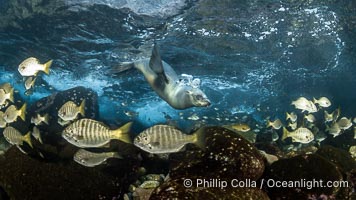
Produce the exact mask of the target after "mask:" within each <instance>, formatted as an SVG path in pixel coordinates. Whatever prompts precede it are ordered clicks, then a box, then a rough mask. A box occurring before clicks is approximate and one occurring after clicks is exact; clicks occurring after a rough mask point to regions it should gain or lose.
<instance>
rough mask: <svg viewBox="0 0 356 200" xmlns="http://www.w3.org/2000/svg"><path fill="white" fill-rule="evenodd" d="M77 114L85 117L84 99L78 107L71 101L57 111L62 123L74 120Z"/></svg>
mask: <svg viewBox="0 0 356 200" xmlns="http://www.w3.org/2000/svg"><path fill="white" fill-rule="evenodd" d="M78 114H80V115H82V116H85V99H83V101H82V103H81V104H80V105H79V106H77V104H75V103H74V102H73V101H68V102H66V103H65V104H63V106H62V107H61V108H60V109H59V110H58V117H60V118H61V119H62V120H64V121H71V120H74V119H76V118H77V116H78Z"/></svg>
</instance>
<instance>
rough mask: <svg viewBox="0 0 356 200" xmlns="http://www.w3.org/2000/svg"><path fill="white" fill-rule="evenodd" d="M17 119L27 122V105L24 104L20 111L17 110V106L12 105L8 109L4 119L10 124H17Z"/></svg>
mask: <svg viewBox="0 0 356 200" xmlns="http://www.w3.org/2000/svg"><path fill="white" fill-rule="evenodd" d="M17 117H20V118H21V119H22V120H23V121H25V117H26V103H24V104H23V105H22V107H21V108H20V109H19V110H17V108H16V106H15V105H11V106H9V107H8V108H7V109H6V111H5V114H4V119H5V121H6V122H7V123H8V124H9V123H12V122H15V121H16V120H17Z"/></svg>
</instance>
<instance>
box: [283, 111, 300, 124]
mask: <svg viewBox="0 0 356 200" xmlns="http://www.w3.org/2000/svg"><path fill="white" fill-rule="evenodd" d="M297 118H298V116H297V115H296V114H295V113H294V112H291V113H288V112H286V120H288V119H289V120H290V121H291V122H292V123H294V122H296V121H297Z"/></svg>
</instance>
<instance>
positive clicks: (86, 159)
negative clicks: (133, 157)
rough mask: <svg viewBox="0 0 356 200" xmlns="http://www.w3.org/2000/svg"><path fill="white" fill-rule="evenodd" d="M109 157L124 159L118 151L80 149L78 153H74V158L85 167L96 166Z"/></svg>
mask: <svg viewBox="0 0 356 200" xmlns="http://www.w3.org/2000/svg"><path fill="white" fill-rule="evenodd" d="M109 158H119V159H122V158H123V157H122V156H121V155H120V154H119V153H118V152H102V153H95V152H90V151H87V150H85V149H79V150H78V151H77V153H75V154H74V157H73V160H74V161H75V162H77V163H79V164H81V165H83V166H85V167H95V166H97V165H100V164H102V163H104V162H105V161H106V160H107V159H109Z"/></svg>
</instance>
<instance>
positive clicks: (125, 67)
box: [109, 62, 135, 74]
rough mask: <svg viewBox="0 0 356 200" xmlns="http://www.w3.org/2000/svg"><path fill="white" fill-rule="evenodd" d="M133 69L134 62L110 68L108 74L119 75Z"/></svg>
mask: <svg viewBox="0 0 356 200" xmlns="http://www.w3.org/2000/svg"><path fill="white" fill-rule="evenodd" d="M134 67H135V63H134V62H122V63H120V64H119V65H117V66H115V67H113V68H111V69H110V70H109V74H120V73H123V72H125V71H128V70H130V69H133V68H134Z"/></svg>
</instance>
